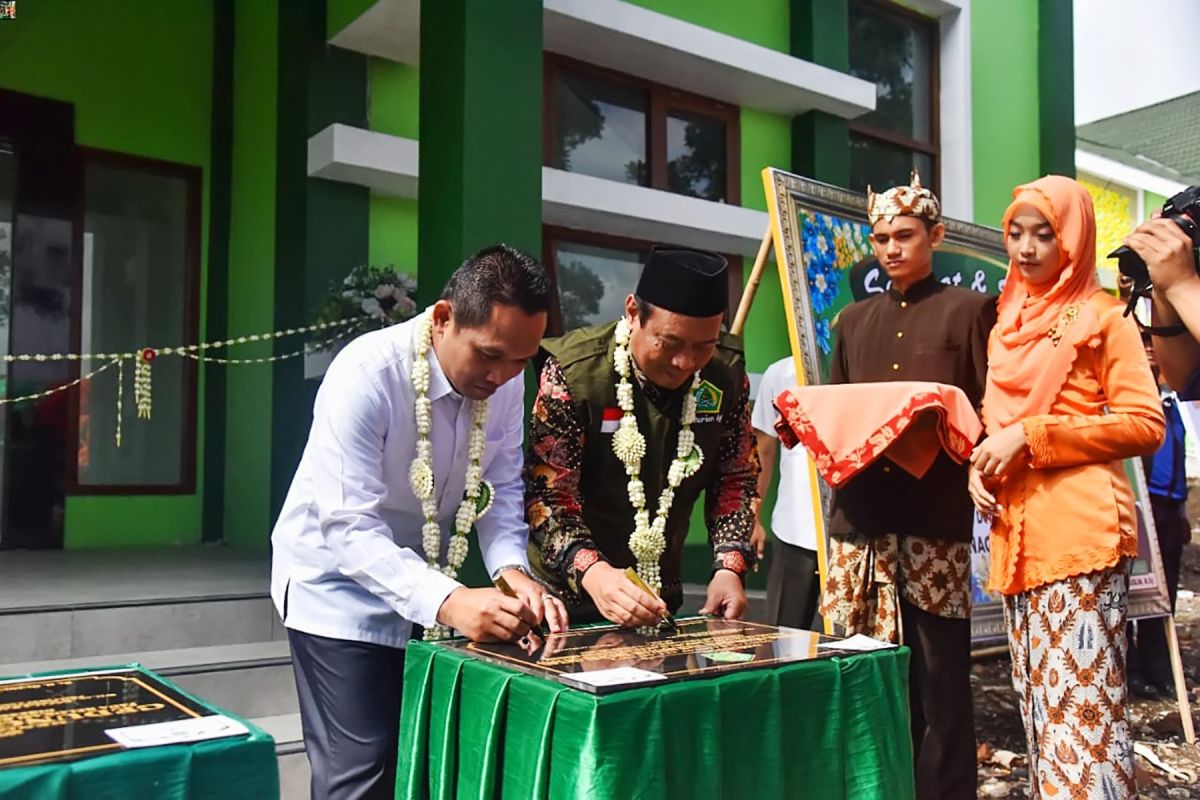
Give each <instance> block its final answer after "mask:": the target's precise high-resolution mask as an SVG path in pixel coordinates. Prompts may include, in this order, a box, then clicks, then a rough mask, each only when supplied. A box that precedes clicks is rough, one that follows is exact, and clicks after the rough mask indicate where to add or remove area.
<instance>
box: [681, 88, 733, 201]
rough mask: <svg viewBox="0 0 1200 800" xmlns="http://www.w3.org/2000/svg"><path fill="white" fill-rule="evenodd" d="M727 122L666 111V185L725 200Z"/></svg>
mask: <svg viewBox="0 0 1200 800" xmlns="http://www.w3.org/2000/svg"><path fill="white" fill-rule="evenodd" d="M725 154H726V150H725V124H724V123H722V122H721V121H720V120H717V119H713V118H712V117H704V116H700V115H699V114H687V113H683V112H679V111H672V112H671V113H670V114H668V115H667V185H668V186H669V187H670V189H671V191H672V192H677V193H679V194H686V195H691V196H692V197H701V198H704V199H705V200H716V201H718V202H724V201H725V191H726V180H725V161H726V155H725Z"/></svg>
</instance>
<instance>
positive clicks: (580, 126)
mask: <svg viewBox="0 0 1200 800" xmlns="http://www.w3.org/2000/svg"><path fill="white" fill-rule="evenodd" d="M554 93H555V111H556V118H555V129H554V130H555V142H554V144H555V159H554V163H555V165H556V166H558V167H560V168H561V169H565V170H567V171H568V172H582V173H583V174H585V175H594V176H596V177H597V178H607V179H608V180H611V181H621V182H622V183H634V184H640V185H643V186H644V185H646V184H647V183H649V174H648V173H647V171H646V116H647V109H648V107H649V100H648V98H647V97H646V92H644V91H641V90H638V89H635V88H633V87H630V86H625V85H623V84H621V83H618V82H616V81H604V80H599V79H596V78H593V77H591V76H589V75H581V74H579V73H576V72H571V71H567V70H561V71H559V72H558V73H557V75H556V80H555V84H554Z"/></svg>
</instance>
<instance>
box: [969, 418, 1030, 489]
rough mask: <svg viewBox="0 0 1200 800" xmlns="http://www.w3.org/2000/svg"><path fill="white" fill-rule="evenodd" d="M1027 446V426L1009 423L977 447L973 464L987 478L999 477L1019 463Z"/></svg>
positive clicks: (972, 459)
mask: <svg viewBox="0 0 1200 800" xmlns="http://www.w3.org/2000/svg"><path fill="white" fill-rule="evenodd" d="M1026 447H1027V443H1026V442H1025V428H1024V427H1023V426H1022V425H1021V423H1019V422H1018V423H1015V424H1013V425H1009V426H1008V427H1007V428H1005V429H1004V430H1002V431H1000V432H999V433H997V434H996V435H995V436H989V437H988V438H987V439H985V440H984V441H983V444H981V445H979V446H978V447H976V448H975V451H974V452H973V453H971V466H973V467H975V468H976V469H977V470H979V472H980V473H981V474H982V475H983V477H985V478H999V477H1000V476H1002V475H1005V474H1007V473H1008V471H1009V470H1011V469H1012V468H1013V467H1014V466H1016V465H1017V464H1018V463H1019V462H1018V460H1019V459H1020V457H1021V456H1022V455H1024V453H1025V452H1026Z"/></svg>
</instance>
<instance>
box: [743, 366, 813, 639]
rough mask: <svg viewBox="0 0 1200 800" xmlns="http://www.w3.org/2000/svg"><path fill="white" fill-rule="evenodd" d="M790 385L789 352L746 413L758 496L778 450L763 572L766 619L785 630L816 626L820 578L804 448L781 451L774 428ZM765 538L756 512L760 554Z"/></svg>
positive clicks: (767, 377) (764, 490)
mask: <svg viewBox="0 0 1200 800" xmlns="http://www.w3.org/2000/svg"><path fill="white" fill-rule="evenodd" d="M795 386H796V362H795V360H794V359H793V358H792V357H791V356H788V357H787V358H781V359H780V360H778V361H776V362H775V363H774V364H772V365H771V366H769V367H767V371H766V372H764V373H763V377H762V382H761V383H760V384H759V386H758V397H757V398H756V399H755V401H754V410H753V411H752V412H751V415H750V423H751V424H752V425H753V426H754V438H755V440H756V443H757V445H758V459H759V461H761V462H762V472H761V473H759V476H758V495H759V497H766V496H767V490H768V489H769V488H770V487H771V473H772V471H773V470H774V468H775V454H776V453H779V491H778V492H777V493H776V496H775V510H774V512H773V513H772V514H771V533H772V534H774V541H773V542H772V544H771V558H770V562H771V566H770V571H769V572H768V573H767V621H768V622H771V623H774V624H775V625H786V626H788V627H790V628H808V629H810V630H818V629H819V626H818V625H817V624H816V621H815V620H816V615H817V595H818V590H819V589H820V585H821V582H820V578H819V576H818V572H817V534H816V521H815V518H814V517H813V491H812V488H813V487H812V473H811V471H810V470H809V468H808V452H807V451H806V450H805V449H804V448H803V447H796V448H792V449H790V450H789V449H788V448H786V447H785V448H783V450H780V449H779V435H778V434H777V433H776V432H775V420H776V419H777V418H778V416H779V415H778V414H777V413H776V411H775V406H774V400H775V398H776V397H778V396H779V394H780V392H782V391H784V390H785V389H791V388H794V387H795ZM766 540H767V532H766V529H765V527H764V526H763V524H762V517H761V510H760V513H759V515H758V519H757V520H756V521H755V524H754V535H753V537H752V539H751V541H752V543H753V544H754V546H755V547H756V548H757V550H758V554H759V556H760V557H761V556H762V553H763V550H764V547H765V546H766Z"/></svg>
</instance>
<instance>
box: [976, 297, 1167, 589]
mask: <svg viewBox="0 0 1200 800" xmlns="http://www.w3.org/2000/svg"><path fill="white" fill-rule="evenodd" d="M1086 304H1087V305H1088V306H1090V307H1091V309H1092V310H1093V311H1094V312H1095V314H1096V317H1097V321H1098V330H1097V332H1096V333H1095V335H1093V336H1092V337H1091V338H1090V339H1089V340H1088V341H1087V342H1084V343H1081V344H1080V346H1079V348H1078V354H1077V357H1076V358H1075V361H1074V363H1073V365H1072V367H1071V370H1070V372H1069V373H1068V374H1067V378H1066V381H1065V382H1064V383H1063V385H1062V388H1061V389H1059V391H1058V394H1057V396H1056V397H1055V398H1054V400H1053V402H1052V403H1051V405H1050V410H1049V411H1048V412H1047V413H1045V414H1038V415H1034V416H1029V417H1025V418H1024V419H1023V420H1022V421H1021V424H1022V427H1023V428H1024V430H1025V441H1026V442H1028V445H1029V461H1028V465H1027V466H1022V467H1019V468H1017V469H1016V471H1014V472H1012V473H1010V474H1009V475H1008V476H1007V478H1006V479H1005V480H1004V482H1003V483H1002V484H1001V485H1000V486H999V487H998V489H997V491H996V501H997V503H998V505H999V507H1000V512H999V515H998V516H997V518H996V519H995V521H994V523H993V525H992V539H991V549H992V559H991V574H990V578H989V581H988V588H989V589H991V590H993V591H999V592H1002V593H1004V594H1017V593H1020V592H1023V591H1026V590H1028V589H1032V588H1034V587H1036V586H1041V585H1043V584H1046V583H1049V582H1051V581H1056V580H1061V579H1063V578H1066V577H1070V576H1072V575H1080V574H1084V573H1088V572H1093V571H1096V570H1100V569H1104V568H1106V567H1111V566H1113V565H1114V564H1116V563H1117V562H1118V561H1119V560H1120V559H1121V558H1122V557H1124V556H1131V557H1132V556H1136V555H1137V520H1136V517H1135V513H1134V505H1133V501H1134V497H1133V491H1132V489H1131V488H1130V485H1129V479H1128V478H1127V477H1126V474H1125V469H1124V465H1123V464H1122V460H1123V459H1126V458H1132V457H1135V456H1141V455H1144V454H1146V453H1152V452H1154V451H1155V450H1157V449H1158V447H1159V445H1160V444H1161V443H1162V439H1163V433H1164V430H1165V422H1164V418H1163V411H1162V403H1161V401H1160V399H1159V394H1158V387H1157V386H1156V385H1155V382H1154V378H1153V376H1152V375H1151V373H1150V366H1149V363H1148V361H1147V359H1146V353H1145V350H1144V349H1143V348H1142V342H1141V336H1140V335H1139V334H1138V331H1137V327H1136V326H1135V324H1134V322H1133V320H1132V319H1128V318H1125V317H1123V316H1122V311H1123V305H1124V304H1123V303H1121V302H1120V301H1119V300H1117V299H1116V298H1114V297H1112V296H1111V295H1108V294H1105V293H1103V292H1098V293H1096V294H1093V295H1092V296H1091V297H1090V298H1089V299H1088V300H1087V302H1086ZM996 335H997V334H996V333H995V332H993V344H994V339H995V337H996Z"/></svg>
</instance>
